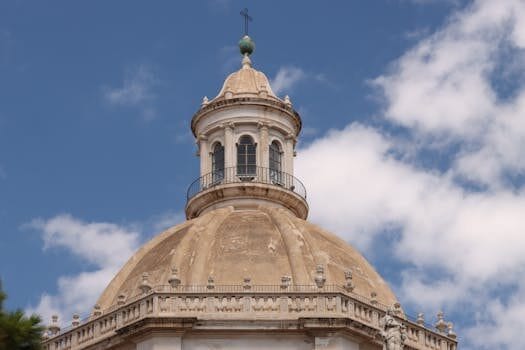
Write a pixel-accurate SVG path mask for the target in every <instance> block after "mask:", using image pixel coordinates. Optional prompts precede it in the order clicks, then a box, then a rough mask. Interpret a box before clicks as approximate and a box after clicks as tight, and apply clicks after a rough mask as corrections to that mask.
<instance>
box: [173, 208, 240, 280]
mask: <svg viewBox="0 0 525 350" xmlns="http://www.w3.org/2000/svg"><path fill="white" fill-rule="evenodd" d="M232 212H233V207H226V208H221V209H217V210H214V211H212V212H211V213H209V217H208V218H207V220H205V221H204V222H199V224H198V225H195V226H194V227H192V228H191V229H190V232H189V234H188V235H187V237H188V240H187V241H185V242H184V243H185V244H187V245H186V246H184V248H186V249H187V250H189V249H191V248H193V251H192V252H191V253H193V254H194V259H193V261H189V265H188V266H187V268H186V269H183V272H185V274H184V277H185V279H184V280H183V282H182V283H183V284H193V285H199V284H200V285H204V284H206V281H207V280H208V277H209V274H210V271H209V269H207V267H209V266H210V265H211V264H210V263H209V259H210V252H211V248H212V246H213V242H214V240H215V236H214V235H215V233H216V232H217V229H218V228H219V227H220V226H221V225H222V223H223V222H224V221H225V220H226V219H227V218H228V216H229V215H230V214H231V213H232ZM206 216H208V215H206ZM192 239H195V240H197V241H198V244H192V245H191V240H192ZM184 260H186V261H184ZM176 262H177V264H178V265H177V266H182V265H183V264H188V260H187V259H185V256H184V255H179V256H177V257H176ZM185 281H187V283H184V282H185Z"/></svg>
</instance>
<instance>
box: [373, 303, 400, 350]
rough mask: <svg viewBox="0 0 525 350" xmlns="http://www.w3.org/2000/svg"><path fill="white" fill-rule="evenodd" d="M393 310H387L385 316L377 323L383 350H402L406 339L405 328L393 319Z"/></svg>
mask: <svg viewBox="0 0 525 350" xmlns="http://www.w3.org/2000/svg"><path fill="white" fill-rule="evenodd" d="M394 314H395V312H394V310H393V309H391V308H389V309H388V310H387V312H386V315H385V316H384V317H383V318H382V319H381V320H380V321H379V326H380V327H381V336H382V338H383V350H403V349H404V347H405V339H406V338H407V335H406V329H405V326H404V325H403V324H402V323H401V322H399V321H398V320H396V319H395V317H394Z"/></svg>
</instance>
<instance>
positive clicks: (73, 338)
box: [43, 285, 457, 350]
mask: <svg viewBox="0 0 525 350" xmlns="http://www.w3.org/2000/svg"><path fill="white" fill-rule="evenodd" d="M387 308H388V307H387V306H386V305H382V304H380V303H378V302H377V301H375V300H370V299H368V298H366V297H363V296H360V295H357V294H354V293H352V292H348V291H347V290H345V289H344V288H342V287H340V286H333V285H325V286H323V287H322V288H319V287H317V286H315V285H312V286H296V285H290V286H286V287H285V288H283V286H281V285H278V286H257V285H252V286H250V287H249V288H246V286H242V285H240V286H213V288H209V286H177V287H175V288H174V287H172V286H157V287H154V288H152V289H151V290H150V291H149V292H147V293H142V294H138V295H135V296H134V297H132V298H129V299H128V300H126V302H125V303H124V304H122V305H118V307H115V308H111V309H110V310H101V311H102V312H101V314H100V315H97V316H92V317H90V318H89V319H88V320H87V321H85V322H84V323H81V324H80V325H78V326H76V327H72V328H70V329H65V330H62V332H61V333H59V334H58V335H55V336H53V337H51V338H49V339H47V340H46V341H45V342H44V347H43V348H44V350H75V349H78V348H80V347H81V346H82V347H85V346H88V345H95V344H97V343H99V342H101V341H103V340H107V339H109V338H111V337H113V336H117V334H118V332H119V330H121V329H123V328H125V327H128V326H130V325H133V324H135V323H136V322H139V321H141V320H144V319H147V318H177V319H182V318H189V319H195V318H200V319H206V320H296V321H297V322H301V320H306V319H309V318H311V319H338V320H345V319H346V320H350V321H352V322H349V323H348V324H349V326H348V327H350V328H352V325H355V324H360V326H359V327H360V329H362V328H363V327H365V328H367V329H368V330H369V334H371V333H378V332H379V329H380V324H379V322H380V319H381V318H382V317H383V316H384V315H385V312H386V310H387ZM397 317H398V319H399V321H400V322H402V323H403V324H404V325H405V327H406V334H407V340H406V341H405V349H429V350H456V349H457V341H456V339H454V338H451V337H448V336H447V335H446V334H443V333H440V332H437V331H435V330H431V329H429V328H427V327H424V326H423V325H421V324H418V323H416V322H412V321H410V320H408V319H406V317H405V316H404V315H403V313H402V311H401V309H400V308H399V309H398V316H397ZM312 322H313V323H312ZM312 322H309V324H315V322H314V321H312Z"/></svg>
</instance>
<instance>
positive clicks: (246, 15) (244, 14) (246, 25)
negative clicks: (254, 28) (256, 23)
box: [241, 8, 253, 35]
mask: <svg viewBox="0 0 525 350" xmlns="http://www.w3.org/2000/svg"><path fill="white" fill-rule="evenodd" d="M241 16H243V17H244V35H248V22H251V21H253V18H251V17H250V16H249V15H248V9H247V8H245V9H244V10H242V11H241Z"/></svg>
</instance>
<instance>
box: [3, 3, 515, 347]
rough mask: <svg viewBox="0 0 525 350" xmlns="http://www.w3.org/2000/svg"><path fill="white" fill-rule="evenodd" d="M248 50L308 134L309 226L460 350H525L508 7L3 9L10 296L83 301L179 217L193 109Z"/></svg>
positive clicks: (301, 159) (83, 308)
mask: <svg viewBox="0 0 525 350" xmlns="http://www.w3.org/2000/svg"><path fill="white" fill-rule="evenodd" d="M245 6H248V7H249V9H250V12H251V13H252V15H253V17H254V22H253V23H252V25H251V28H250V34H251V36H252V37H253V39H254V40H255V42H256V45H257V49H256V52H255V54H254V55H253V62H254V65H255V67H256V68H257V69H260V70H262V71H264V72H265V73H266V74H267V75H268V77H269V78H270V79H271V81H272V86H273V88H274V90H275V91H276V92H278V93H279V95H281V96H282V95H284V94H289V95H290V96H291V98H292V101H293V103H294V106H295V107H296V109H298V111H299V112H300V113H301V115H302V118H303V122H304V129H303V135H302V139H301V142H300V144H299V149H298V157H297V158H296V175H297V176H298V177H299V178H301V179H303V182H304V183H305V184H306V186H307V188H308V193H309V203H310V207H311V212H310V220H312V221H314V222H316V223H318V224H320V225H322V226H324V227H326V228H328V229H330V230H332V231H334V232H335V233H337V234H338V235H340V236H342V237H344V238H345V239H346V240H348V241H349V242H350V243H352V244H353V245H355V246H356V247H358V248H359V249H360V250H361V251H362V252H363V254H364V255H365V256H366V257H367V258H368V259H369V260H370V261H371V262H372V263H373V264H374V265H375V266H376V267H377V269H378V270H379V272H380V273H381V274H382V275H383V276H384V277H385V279H387V280H388V281H389V282H390V284H391V285H392V287H393V288H394V290H395V291H396V294H397V295H398V297H399V299H400V300H401V303H402V304H403V306H404V307H405V309H406V310H407V311H408V312H409V313H410V314H416V313H417V312H420V311H421V312H424V313H425V315H426V320H427V321H428V322H433V321H434V320H435V314H436V312H437V311H439V310H444V311H445V314H446V318H447V320H451V321H453V322H454V324H455V328H456V332H457V333H458V334H459V337H460V341H461V345H462V348H463V349H492V350H493V349H518V348H525V338H524V337H523V336H522V330H523V329H525V237H524V236H525V3H524V2H523V1H521V0H497V1H495V0H479V1H461V0H456V1H453V0H450V1H447V0H441V1H440V0H384V1H380V0H372V1H358V0H356V1H342V0H341V1H331V2H319V1H288V2H279V3H277V2H275V3H273V4H272V3H271V2H269V1H266V2H263V1H261V2H257V3H255V2H248V1H234V0H231V1H230V0H210V1H202V2H191V3H190V2H187V3H186V4H185V5H184V6H182V5H181V4H180V3H178V2H173V1H158V2H155V4H153V3H152V2H147V3H146V2H139V1H124V0H122V1H112V2H106V1H90V2H71V1H65V0H64V1H56V2H55V3H54V6H53V7H50V6H49V3H46V4H44V3H43V2H39V1H25V0H21V1H13V2H2V3H1V4H0V235H1V239H0V278H1V280H2V282H3V286H4V289H6V291H7V292H8V294H9V300H8V303H7V305H8V307H10V308H15V307H20V308H23V309H25V310H28V311H34V312H39V313H41V314H42V315H43V316H44V318H45V319H46V320H47V319H48V318H49V316H50V315H51V313H59V314H60V315H61V316H62V318H63V319H64V322H67V320H69V319H70V317H71V314H72V313H73V312H79V313H81V314H83V315H85V314H87V313H88V312H89V310H90V309H91V308H92V306H93V303H94V302H95V300H96V298H97V296H98V294H99V293H100V292H101V290H102V289H103V288H104V286H105V285H106V284H107V282H108V280H109V279H110V278H111V277H112V276H113V274H114V273H115V272H116V271H117V270H118V269H119V267H120V266H121V265H122V263H123V262H124V261H125V260H126V259H127V258H128V257H129V256H130V255H131V254H132V253H133V251H134V250H136V249H137V247H139V246H140V244H142V243H144V242H145V241H147V240H148V239H150V238H151V237H153V236H154V235H155V234H156V233H158V232H159V231H160V230H162V229H164V228H166V227H169V226H170V225H172V224H175V223H177V222H180V221H182V220H183V219H184V218H183V214H182V211H183V208H184V205H185V192H186V188H187V185H188V184H189V183H191V181H192V180H193V179H194V178H195V177H197V176H198V158H196V157H195V145H194V142H193V139H192V137H191V134H190V132H189V121H190V119H191V116H192V115H193V113H194V112H195V111H196V110H197V109H198V107H199V105H200V101H201V99H202V97H203V96H204V95H207V96H209V97H213V96H215V94H216V93H217V92H218V90H219V88H220V87H221V84H222V82H223V80H224V78H225V76H226V75H227V74H228V73H230V72H231V71H233V70H236V69H238V67H239V64H240V57H239V54H238V51H237V48H236V43H237V41H238V39H239V37H240V36H241V34H242V19H241V17H240V15H239V11H240V10H241V9H242V8H244V7H245Z"/></svg>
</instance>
